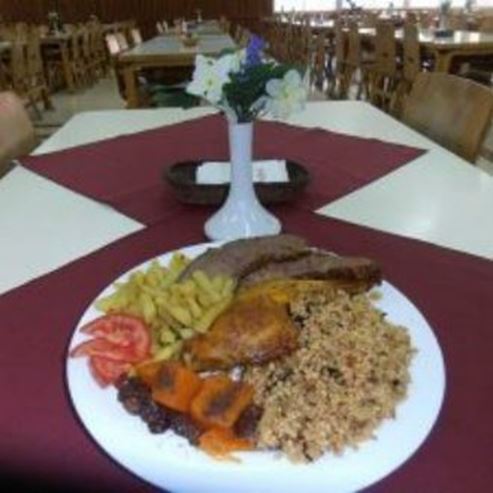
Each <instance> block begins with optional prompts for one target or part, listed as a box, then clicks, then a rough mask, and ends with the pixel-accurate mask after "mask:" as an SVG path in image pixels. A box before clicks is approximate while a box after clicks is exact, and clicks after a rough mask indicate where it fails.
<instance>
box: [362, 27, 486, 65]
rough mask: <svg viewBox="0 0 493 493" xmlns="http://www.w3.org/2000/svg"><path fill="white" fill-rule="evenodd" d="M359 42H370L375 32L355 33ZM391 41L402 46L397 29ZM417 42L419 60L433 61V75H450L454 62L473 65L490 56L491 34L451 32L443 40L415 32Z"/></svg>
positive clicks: (430, 32)
mask: <svg viewBox="0 0 493 493" xmlns="http://www.w3.org/2000/svg"><path fill="white" fill-rule="evenodd" d="M358 31H359V33H360V36H361V37H362V39H363V41H370V42H373V40H374V39H375V36H376V29H375V28H372V27H362V28H359V29H358ZM395 38H396V41H397V43H398V44H399V45H402V42H403V38H404V31H403V30H402V29H397V30H396V32H395ZM418 42H419V46H420V48H421V53H422V56H425V57H428V58H432V59H433V60H434V62H435V63H434V65H433V70H434V71H435V72H450V71H451V69H452V68H453V63H454V61H455V60H460V61H462V62H464V61H473V60H474V59H477V58H484V57H491V56H493V34H491V33H483V32H478V31H460V30H456V31H451V32H450V34H448V35H446V36H441V35H439V34H438V33H437V32H436V30H435V29H419V31H418Z"/></svg>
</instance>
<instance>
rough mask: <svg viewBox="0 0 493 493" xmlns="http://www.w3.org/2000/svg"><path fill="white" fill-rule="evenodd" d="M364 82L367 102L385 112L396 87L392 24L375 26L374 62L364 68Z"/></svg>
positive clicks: (386, 23)
mask: <svg viewBox="0 0 493 493" xmlns="http://www.w3.org/2000/svg"><path fill="white" fill-rule="evenodd" d="M364 80H365V91H366V94H367V98H368V100H369V101H370V102H371V103H372V104H374V105H376V106H378V107H380V108H382V109H384V110H387V109H388V108H389V105H390V101H391V99H392V97H393V92H394V90H395V88H396V85H397V50H396V42H395V27H394V24H393V23H392V22H388V21H381V22H379V23H378V24H377V28H376V36H375V61H374V62H373V63H370V64H368V65H367V66H366V67H365V74H364Z"/></svg>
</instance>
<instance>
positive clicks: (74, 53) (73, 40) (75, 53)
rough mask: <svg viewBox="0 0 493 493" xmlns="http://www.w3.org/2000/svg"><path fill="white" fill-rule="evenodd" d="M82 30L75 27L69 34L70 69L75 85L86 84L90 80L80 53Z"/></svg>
mask: <svg viewBox="0 0 493 493" xmlns="http://www.w3.org/2000/svg"><path fill="white" fill-rule="evenodd" d="M82 45H83V32H82V30H81V28H76V29H75V30H74V31H73V32H72V34H71V36H70V70H71V72H72V76H73V78H74V82H75V85H76V87H79V88H80V87H82V86H83V85H87V84H88V83H89V81H90V79H89V74H88V72H87V70H86V66H85V61H84V58H83V54H82Z"/></svg>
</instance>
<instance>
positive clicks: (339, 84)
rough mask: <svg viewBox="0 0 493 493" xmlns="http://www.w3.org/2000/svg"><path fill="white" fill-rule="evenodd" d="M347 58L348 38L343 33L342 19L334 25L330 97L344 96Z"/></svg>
mask: <svg viewBox="0 0 493 493" xmlns="http://www.w3.org/2000/svg"><path fill="white" fill-rule="evenodd" d="M345 60H346V39H345V36H344V33H343V24H342V21H341V20H340V19H337V20H336V21H335V25H334V57H333V61H332V67H331V68H332V70H331V77H330V78H329V80H328V85H327V97H328V98H341V97H344V67H345Z"/></svg>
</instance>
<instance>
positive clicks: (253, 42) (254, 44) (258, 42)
mask: <svg viewBox="0 0 493 493" xmlns="http://www.w3.org/2000/svg"><path fill="white" fill-rule="evenodd" d="M264 46H265V41H264V40H263V39H262V38H260V37H259V36H256V35H255V34H253V35H252V36H250V39H249V40H248V46H247V49H246V50H247V56H246V65H247V67H248V66H250V65H259V64H260V62H261V55H262V50H263V49H264Z"/></svg>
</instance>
